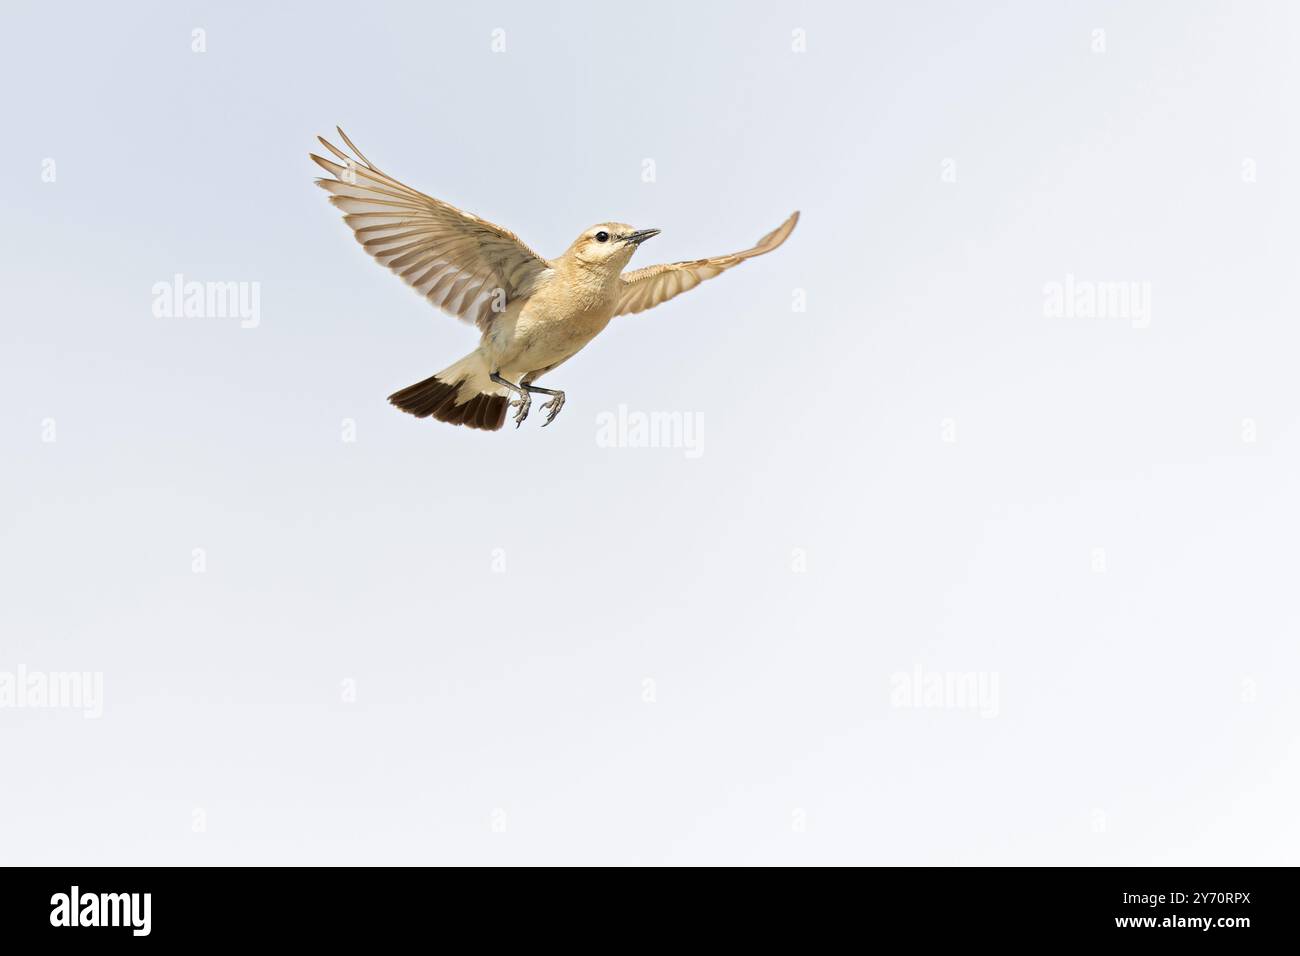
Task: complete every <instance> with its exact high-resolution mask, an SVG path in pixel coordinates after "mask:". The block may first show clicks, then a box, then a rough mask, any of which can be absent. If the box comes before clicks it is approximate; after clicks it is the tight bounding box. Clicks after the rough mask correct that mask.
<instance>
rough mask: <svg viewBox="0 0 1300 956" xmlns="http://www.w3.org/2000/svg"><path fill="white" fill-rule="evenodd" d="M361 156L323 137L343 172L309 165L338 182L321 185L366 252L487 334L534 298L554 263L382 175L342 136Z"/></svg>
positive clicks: (330, 165) (505, 233)
mask: <svg viewBox="0 0 1300 956" xmlns="http://www.w3.org/2000/svg"><path fill="white" fill-rule="evenodd" d="M339 135H340V136H342V137H343V142H344V143H346V144H347V147H348V149H350V150H352V152H353V153H354V154H355V156H349V155H348V154H347V153H346V152H344V151H343V150H341V149H339V148H337V147H336V146H335V145H334V144H333V143H331V142H329V141H328V140H326V139H325V138H324V137H323V136H322V137H317V138H318V139H319V140H320V141H321V144H322V145H324V147H325V148H326V149H328V150H329V151H330V152H331V153H333V154H334V155H335V156H336V157H337V158H338V159H340V160H342V161H343V165H339V164H338V163H335V162H331V161H330V160H328V159H324V158H322V157H320V156H317V155H316V154H314V153H313V154H312V156H311V158H312V159H313V160H315V161H316V163H317V164H318V165H320V166H321V167H322V168H324V169H325V170H326V171H327V172H328V173H329V174H330V175H331V176H332V177H333V178H332V179H325V178H321V179H317V180H316V184H317V185H318V186H320V187H321V188H322V189H324V190H326V191H327V192H329V193H330V202H332V203H333V204H334V205H336V206H338V207H339V208H340V209H342V210H343V213H344V215H343V221H344V222H346V223H347V224H348V225H349V226H350V227H351V228H352V232H353V233H354V234H355V235H356V237H357V241H358V242H360V243H361V245H362V247H364V248H365V250H366V252H368V253H370V254H371V255H372V256H374V257H375V260H376V261H377V262H378V263H379V264H380V265H384V266H387V267H388V268H390V269H392V270H393V271H394V272H395V273H397V274H398V275H399V276H401V277H402V279H403V280H405V281H406V283H407V284H408V285H410V286H412V287H413V288H414V289H415V290H416V291H417V292H419V293H420V294H421V295H422V296H424V297H425V298H426V299H428V300H429V301H430V302H432V303H433V304H434V305H435V306H437V307H438V308H440V309H442V310H443V311H445V312H449V313H451V314H452V315H454V316H457V317H459V318H462V319H465V320H466V321H472V322H474V323H475V324H477V325H478V326H479V327H480V328H486V326H487V324H488V323H489V321H490V320H491V318H492V316H493V315H494V314H495V313H497V312H500V311H503V310H504V308H505V306H506V304H507V303H508V302H509V301H510V300H511V299H516V298H520V297H522V296H526V295H528V294H529V293H530V292H532V291H533V289H534V288H535V287H536V285H537V283H538V281H539V280H540V279H541V277H542V276H543V275H544V274H545V273H546V271H547V270H548V269H549V268H550V264H549V263H548V262H547V261H546V260H545V259H543V258H542V257H541V256H539V255H538V254H537V253H535V252H533V250H532V249H529V248H528V247H527V246H526V245H524V244H523V243H522V242H521V241H520V240H519V237H518V236H516V235H515V234H514V233H513V232H511V231H510V230H509V229H503V228H502V227H500V226H496V225H493V224H492V223H490V222H488V221H487V220H485V219H480V218H478V216H475V215H472V214H470V213H467V212H463V211H461V210H459V209H457V208H456V207H455V206H452V205H449V204H448V203H445V202H443V201H442V200H440V199H434V198H433V197H432V196H426V195H425V194H424V193H422V192H419V191H417V190H414V189H412V188H411V187H410V186H405V185H403V184H402V183H399V182H398V181H397V180H396V179H394V178H393V177H392V176H389V175H388V174H387V173H384V172H381V171H380V170H379V169H377V168H376V167H375V166H374V165H373V164H372V163H371V162H370V160H368V159H366V157H365V156H363V155H362V153H361V150H359V149H357V148H356V146H354V145H352V140H350V139H348V137H347V134H346V133H344V132H343V130H341V129H340V130H339Z"/></svg>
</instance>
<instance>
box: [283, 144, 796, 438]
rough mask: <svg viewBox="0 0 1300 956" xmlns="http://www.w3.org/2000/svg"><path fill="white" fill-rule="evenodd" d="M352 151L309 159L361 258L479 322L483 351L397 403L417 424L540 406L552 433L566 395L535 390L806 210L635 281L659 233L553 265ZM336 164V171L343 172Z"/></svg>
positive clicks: (623, 230) (630, 234) (580, 248)
mask: <svg viewBox="0 0 1300 956" xmlns="http://www.w3.org/2000/svg"><path fill="white" fill-rule="evenodd" d="M335 129H336V130H337V131H338V134H339V136H340V137H341V138H342V141H343V144H344V145H345V146H346V147H347V149H346V150H345V149H342V148H340V147H337V146H335V145H334V144H333V143H331V142H330V141H329V140H327V139H325V137H323V136H318V137H317V139H318V140H319V141H320V143H321V145H322V146H324V147H325V149H326V150H327V151H328V152H329V153H330V154H331V156H332V157H333V159H329V158H326V157H323V156H318V155H317V154H315V153H310V154H309V155H310V156H311V159H312V160H313V161H314V162H315V163H316V164H317V165H318V166H320V167H321V168H323V169H324V170H325V171H326V172H327V173H329V176H328V177H318V178H317V179H316V180H315V182H316V184H317V185H318V186H320V187H321V188H322V189H324V190H325V191H326V192H328V193H329V194H330V197H329V201H330V202H331V203H333V204H334V205H335V206H336V207H338V208H339V209H340V210H342V212H343V221H344V222H345V223H346V224H347V225H348V226H349V227H350V228H351V230H352V232H353V235H354V236H355V237H356V239H357V241H358V242H360V243H361V246H362V248H364V249H365V251H366V252H367V253H369V254H370V255H371V256H372V257H373V258H374V259H375V261H377V262H378V263H379V264H380V265H383V266H387V267H388V268H389V269H391V270H392V271H393V272H394V273H396V274H397V275H398V276H400V277H401V278H402V279H403V280H404V281H405V282H406V283H407V284H408V285H410V286H411V287H413V288H414V289H415V290H416V291H417V292H419V293H420V294H421V295H422V296H423V297H424V298H426V299H428V300H429V302H430V303H432V304H433V305H434V306H436V307H437V308H440V309H442V310H443V311H444V312H448V313H450V314H451V315H453V316H456V317H458V318H461V319H463V320H465V321H469V322H473V323H474V324H475V325H476V326H477V327H478V329H479V332H480V333H481V335H480V339H479V345H478V348H476V349H475V350H474V351H472V352H470V353H469V354H468V355H466V356H465V357H464V358H462V359H460V360H459V361H456V362H453V363H452V364H451V365H449V366H447V367H446V368H445V369H443V370H442V371H441V372H438V373H437V374H435V375H432V376H430V377H429V378H426V379H424V380H423V381H420V382H416V383H415V384H414V385H410V386H407V387H406V388H403V389H400V390H399V391H396V392H394V393H393V394H392V395H390V396H388V400H389V402H391V403H392V404H393V405H394V406H396V407H397V408H399V409H401V410H402V411H404V412H408V413H409V414H411V415H415V416H417V417H419V418H433V419H436V420H438V421H442V422H447V423H449V424H453V425H464V426H468V427H469V428H476V429H483V430H488V431H496V430H498V429H500V428H501V427H502V425H503V424H504V423H505V420H506V416H507V414H508V413H509V410H510V409H511V408H513V409H515V412H514V416H513V420H514V422H515V427H516V428H518V427H519V426H520V425H522V424H523V422H524V420H525V419H526V418H527V417H528V414H529V410H530V408H531V407H532V396H533V395H535V394H540V395H545V396H547V397H548V398H549V401H547V402H546V403H545V404H543V405H542V406H541V408H542V412H543V413H545V415H546V420H545V421H544V422H543V423H542V426H543V427H545V426H547V425H549V424H550V423H551V422H553V421H554V420H555V416H556V415H558V414H559V413H560V410H561V409H562V408H563V407H564V402H565V393H564V392H563V391H561V390H559V389H554V388H543V387H541V386H539V385H536V384H535V383H536V381H537V380H538V379H539V378H541V377H542V376H543V375H545V374H546V373H548V372H551V371H553V370H554V369H556V368H558V367H559V366H560V365H562V364H563V363H564V362H566V361H568V360H569V359H570V358H572V357H573V356H574V355H576V354H577V353H578V352H579V351H581V349H582V348H583V347H584V346H586V345H587V343H588V342H590V341H591V340H592V339H593V338H595V337H596V336H597V335H598V334H600V332H602V331H603V330H604V329H605V327H606V326H607V325H608V324H609V323H610V321H611V320H612V319H613V318H614V317H616V316H619V315H627V314H632V313H637V312H643V311H645V310H646V309H650V308H653V307H655V306H657V305H660V304H662V303H664V302H667V301H668V300H669V299H671V298H673V297H674V296H677V295H679V294H681V293H682V292H686V291H687V290H689V289H693V288H695V287H696V286H697V285H699V284H700V283H701V282H703V281H704V280H705V279H712V278H713V277H714V276H717V275H719V274H721V273H722V272H725V271H726V270H727V269H730V268H732V267H733V266H737V265H739V264H740V263H742V262H744V261H745V260H746V259H752V258H754V257H755V256H761V255H764V254H766V253H769V252H771V251H772V250H773V249H775V248H777V247H778V246H780V245H781V244H782V243H784V242H785V240H786V239H787V238H789V236H790V233H791V232H792V231H793V230H794V227H795V223H797V222H798V221H799V213H798V212H797V211H796V212H794V213H793V214H791V215H790V217H789V218H787V219H786V220H785V222H783V223H781V225H779V226H777V227H776V229H774V230H772V231H771V232H769V233H768V234H767V235H765V236H763V238H762V239H760V240H758V242H757V243H756V244H755V245H753V246H752V247H750V248H749V249H745V250H742V251H741V252H733V253H731V254H730V255H725V256H714V257H711V258H707V259H694V260H691V261H687V262H670V263H664V264H661V265H654V266H648V267H646V268H642V269H635V270H632V271H630V272H625V271H624V269H625V268H626V266H627V265H628V262H629V261H630V260H631V258H632V255H633V254H634V253H635V252H636V251H637V249H639V248H640V246H641V244H642V243H643V242H645V241H646V240H648V239H651V238H653V237H654V236H657V235H659V233H660V230H659V229H635V228H633V227H632V226H630V225H628V224H627V223H623V222H601V223H596V224H595V225H593V226H589V227H588V228H586V229H584V230H583V231H582V232H581V233H579V234H578V237H577V238H576V239H574V240H573V242H572V243H571V244H570V245H569V248H568V249H566V250H565V251H564V253H563V254H562V255H560V256H558V257H557V258H554V259H544V258H542V257H541V256H540V255H538V254H537V253H536V252H534V251H533V250H532V249H531V248H529V247H528V246H527V245H525V244H524V243H523V242H522V241H521V240H520V239H519V237H518V236H516V235H515V234H514V233H513V232H511V231H510V230H508V229H505V228H503V227H501V226H498V225H495V224H493V223H491V222H488V221H487V220H486V219H480V218H479V217H478V216H475V215H473V214H472V213H469V212H465V211H464V210H462V209H457V208H456V207H455V206H453V205H451V204H450V203H447V202H444V201H442V200H440V199H434V198H433V197H432V196H427V195H425V194H424V193H421V192H419V191H418V190H415V189H412V188H411V187H410V186H407V185H405V184H403V183H402V182H400V181H398V180H397V179H395V178H393V177H392V176H390V175H388V174H387V173H385V172H383V171H382V170H380V169H379V168H378V167H377V166H375V164H374V163H372V162H370V160H368V159H367V158H366V157H365V155H364V154H363V153H362V152H361V150H359V149H357V147H356V146H355V145H354V144H353V142H352V140H350V139H349V138H348V136H347V134H346V133H344V132H343V130H342V129H341V128H339V127H335ZM336 160H337V162H336Z"/></svg>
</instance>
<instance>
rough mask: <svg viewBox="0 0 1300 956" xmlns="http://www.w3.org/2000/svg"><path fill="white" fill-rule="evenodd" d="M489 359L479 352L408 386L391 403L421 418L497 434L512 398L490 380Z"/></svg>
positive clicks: (390, 397) (391, 396) (390, 399)
mask: <svg viewBox="0 0 1300 956" xmlns="http://www.w3.org/2000/svg"><path fill="white" fill-rule="evenodd" d="M489 372H490V370H489V369H488V364H487V360H486V359H485V358H484V357H483V354H482V353H481V352H479V351H478V350H475V351H473V352H471V353H470V354H469V355H466V356H465V357H464V358H463V359H461V360H460V361H459V362H456V363H455V364H454V365H450V366H448V367H447V368H445V369H443V370H442V371H441V372H439V373H438V374H437V375H434V376H433V377H432V378H426V379H425V380H424V381H423V382H416V383H415V384H414V385H408V386H407V387H406V388H404V389H402V390H401V391H400V392H394V393H393V394H392V395H389V396H388V400H389V401H390V402H392V403H393V404H394V405H396V406H397V407H398V408H400V409H401V410H402V411H404V412H409V413H410V414H412V415H415V416H416V417H418V418H428V417H430V416H432V417H434V418H436V419H438V421H440V422H448V423H450V424H452V425H467V426H469V427H470V428H484V429H487V430H489V431H496V430H497V429H498V428H500V427H501V425H502V424H503V423H504V422H505V420H506V411H507V408H508V406H509V399H508V398H507V397H506V396H505V395H502V394H500V393H501V391H502V389H501V386H499V385H497V384H496V383H495V382H493V381H492V379H491V378H489V377H488V375H489Z"/></svg>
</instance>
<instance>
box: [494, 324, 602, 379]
mask: <svg viewBox="0 0 1300 956" xmlns="http://www.w3.org/2000/svg"><path fill="white" fill-rule="evenodd" d="M602 312H603V310H602ZM609 320H610V316H608V315H604V314H602V313H601V312H598V313H591V312H580V313H576V314H570V315H555V314H554V313H550V314H548V313H545V312H542V313H537V314H530V313H529V310H527V309H525V310H524V311H523V312H522V313H521V314H520V316H519V318H518V320H517V321H516V323H515V327H514V330H513V335H511V337H510V342H509V345H508V346H507V347H506V348H505V349H503V350H502V355H501V361H500V367H501V373H502V375H504V376H505V377H506V378H508V379H512V380H517V376H521V375H527V374H528V373H530V372H538V371H541V370H542V369H547V368H551V367H552V366H555V365H558V364H559V363H560V362H563V361H564V360H565V359H567V358H570V357H571V356H573V355H574V354H575V353H577V352H578V351H579V350H580V349H582V348H583V347H584V346H585V345H586V344H587V343H588V342H590V341H591V340H592V339H594V338H595V337H596V336H597V335H599V334H600V332H601V331H602V330H603V329H604V328H605V326H606V325H608V324H609Z"/></svg>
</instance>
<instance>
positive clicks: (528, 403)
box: [510, 392, 533, 428]
mask: <svg viewBox="0 0 1300 956" xmlns="http://www.w3.org/2000/svg"><path fill="white" fill-rule="evenodd" d="M515 406H518V407H519V411H517V412H515V428H518V427H519V426H520V425H522V424H523V423H524V419H525V418H527V417H528V410H529V409H530V408H532V407H533V397H532V396H531V395H529V394H528V393H527V392H524V393H523V394H522V395H520V396H519V397H518V398H516V399H515V400H514V401H513V402H511V403H510V407H511V408H514V407H515Z"/></svg>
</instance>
